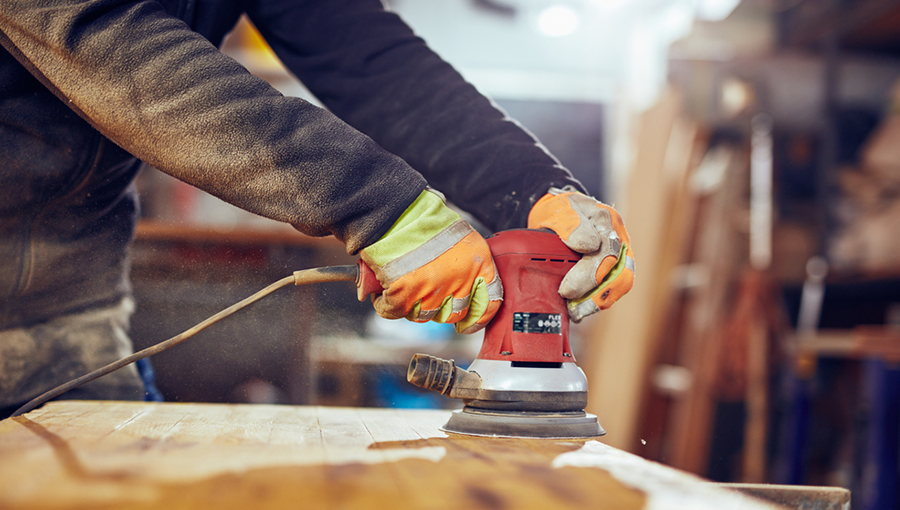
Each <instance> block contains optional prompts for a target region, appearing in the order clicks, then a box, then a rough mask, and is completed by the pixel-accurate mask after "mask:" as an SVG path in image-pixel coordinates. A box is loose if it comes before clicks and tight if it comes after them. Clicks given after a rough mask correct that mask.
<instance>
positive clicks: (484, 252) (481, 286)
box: [360, 189, 503, 333]
mask: <svg viewBox="0 0 900 510" xmlns="http://www.w3.org/2000/svg"><path fill="white" fill-rule="evenodd" d="M360 257H361V258H362V259H363V261H364V262H365V263H366V264H367V265H368V266H369V267H370V268H372V272H373V273H375V277H376V278H378V281H379V282H380V283H381V286H382V287H383V288H384V292H383V293H382V294H379V295H376V296H373V297H372V303H373V305H374V306H375V311H376V312H377V313H378V315H380V316H382V317H384V318H387V319H399V318H401V317H405V318H407V319H409V320H411V321H415V322H427V321H429V320H432V321H435V322H444V323H452V324H454V325H455V327H456V331H457V332H459V333H474V332H476V331H478V330H480V329H481V328H483V327H485V326H486V325H487V323H488V322H490V320H491V319H492V318H493V317H494V315H495V314H496V313H497V309H498V308H500V302H501V301H502V300H503V285H502V284H501V283H500V276H499V275H498V274H497V268H496V267H495V266H494V259H493V257H491V250H490V248H489V247H488V244H487V242H485V240H484V238H483V237H481V234H479V233H478V232H476V231H475V229H473V228H472V226H471V225H469V224H468V223H467V222H466V221H465V220H463V219H462V218H461V217H460V216H459V214H457V213H456V212H454V211H453V210H452V209H450V208H449V207H447V205H446V204H445V203H444V200H443V196H441V195H440V194H439V193H438V192H436V191H433V190H430V189H428V190H425V191H423V192H422V193H421V194H420V195H419V197H418V198H417V199H416V200H415V201H414V202H413V203H412V204H411V205H410V206H409V207H408V208H407V209H406V211H405V212H404V213H403V215H402V216H400V219H398V220H397V222H396V223H394V225H393V226H392V227H391V228H390V230H388V232H387V233H386V234H385V235H384V236H383V237H382V238H381V239H379V240H378V241H377V242H375V243H373V244H372V245H370V246H367V247H366V248H363V250H362V251H361V252H360ZM363 299H365V296H360V300H363Z"/></svg>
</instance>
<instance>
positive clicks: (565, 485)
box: [0, 401, 773, 510]
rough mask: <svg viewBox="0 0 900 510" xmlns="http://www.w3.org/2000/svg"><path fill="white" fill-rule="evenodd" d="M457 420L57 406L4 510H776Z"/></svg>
mask: <svg viewBox="0 0 900 510" xmlns="http://www.w3.org/2000/svg"><path fill="white" fill-rule="evenodd" d="M447 417H448V412H447V411H432V410H428V411H419V410H394V409H372V408H335V407H297V406H269V405H225V404H175V403H167V404H153V403H143V402H140V403H124V402H80V401H64V402H51V403H50V404H47V405H46V406H44V407H43V408H41V409H38V410H36V411H32V412H31V413H29V414H27V415H25V416H22V417H17V418H10V419H7V420H4V421H0V509H5V508H17V509H18V508H22V509H31V508H166V509H178V508H201V507H202V508H217V509H226V508H254V509H257V508H292V509H293V508H302V509H316V508H342V509H356V508H366V509H382V508H390V509H392V510H393V509H397V510H400V509H406V508H410V509H413V508H415V509H429V508H448V509H449V508H455V509H505V508H510V509H513V508H515V509H519V508H523V509H527V508H541V509H564V508H578V509H586V508H604V509H607V508H609V509H640V508H648V509H663V508H672V509H675V508H677V509H707V508H708V509H710V510H712V509H715V510H719V509H722V508H728V509H731V510H744V509H746V510H752V509H764V508H773V507H771V506H768V505H766V504H763V503H758V502H756V501H755V500H750V499H747V498H746V497H745V496H741V495H738V494H737V493H732V492H728V491H725V490H724V489H721V488H717V487H715V486H714V485H712V484H708V483H704V482H703V481H702V480H700V479H698V478H695V477H692V476H689V475H686V474H684V473H681V472H679V471H675V470H673V469H671V468H667V467H664V466H662V465H660V464H655V463H652V462H648V461H646V460H644V459H641V458H639V457H636V456H634V455H631V454H627V453H624V452H621V451H619V450H616V449H614V448H611V447H609V446H606V445H604V444H603V443H602V442H599V441H593V440H590V441H584V440H579V441H561V440H546V439H544V440H538V439H501V438H476V437H469V436H460V435H455V434H451V435H449V436H448V435H447V434H445V433H443V432H441V431H440V430H439V427H440V426H441V425H443V424H444V422H445V421H446V420H447Z"/></svg>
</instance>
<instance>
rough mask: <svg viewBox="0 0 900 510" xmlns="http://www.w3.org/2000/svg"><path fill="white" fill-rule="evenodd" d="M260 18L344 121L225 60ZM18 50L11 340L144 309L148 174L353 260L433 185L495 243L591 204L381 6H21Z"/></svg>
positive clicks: (84, 1) (2, 136)
mask: <svg viewBox="0 0 900 510" xmlns="http://www.w3.org/2000/svg"><path fill="white" fill-rule="evenodd" d="M244 13H245V14H247V16H248V17H249V18H250V19H251V20H252V22H253V23H254V25H256V27H257V28H258V29H259V30H260V32H261V33H262V34H263V36H264V37H265V38H266V40H267V41H268V42H269V44H270V45H271V46H272V48H273V49H274V50H275V52H276V53H277V55H278V56H279V57H280V58H281V60H282V61H283V62H284V63H285V64H286V65H287V67H288V68H289V69H290V70H291V71H292V72H293V73H294V74H295V75H296V76H297V77H298V78H299V79H300V80H301V81H302V82H303V83H304V85H306V86H307V87H308V88H309V89H310V90H311V91H312V92H313V94H315V95H316V97H317V98H319V99H320V100H321V101H322V102H323V104H325V105H326V106H327V109H328V110H325V109H322V108H318V107H315V106H314V105H311V104H310V103H308V102H307V101H304V100H302V99H298V98H286V97H283V96H282V95H281V94H279V93H278V92H277V91H275V90H274V89H273V88H271V87H270V86H269V85H268V84H267V83H265V82H264V81H263V80H261V79H259V78H257V77H254V76H252V75H251V74H250V73H249V72H247V70H246V69H244V68H243V67H242V66H241V65H239V64H238V63H236V62H235V61H234V60H232V59H231V58H229V57H227V56H224V55H223V54H222V53H220V52H219V51H218V49H217V46H218V45H219V44H220V43H221V41H222V39H223V37H224V36H225V35H226V34H227V33H228V31H230V30H231V29H232V28H233V27H234V25H235V23H236V21H237V20H238V18H239V17H240V15H241V14H244ZM0 44H2V47H3V48H5V51H4V50H3V49H0V307H2V308H0V329H2V328H7V327H11V326H15V325H22V324H30V323H35V322H39V321H42V320H45V319H47V318H49V317H52V316H54V315H57V314H60V313H67V312H72V311H77V310H81V309H86V308H89V307H92V306H98V305H101V304H104V303H110V302H113V301H115V300H118V299H120V298H121V297H122V296H124V295H126V294H127V293H128V284H127V266H128V257H127V251H128V245H129V243H130V241H131V238H132V232H133V225H134V221H135V217H136V215H137V212H136V211H137V202H136V198H135V194H134V190H133V186H132V180H133V177H134V175H135V172H136V171H137V169H138V166H139V160H142V161H145V162H147V163H149V164H151V165H153V166H154V167H156V168H158V169H160V170H162V171H164V172H166V173H169V174H171V175H173V176H175V177H177V178H179V179H181V180H183V181H185V182H188V183H190V184H192V185H195V186H197V187H198V188H201V189H203V190H205V191H207V192H209V193H211V194H213V195H216V196H218V197H220V198H222V199H223V200H225V201H227V202H230V203H232V204H234V205H236V206H238V207H241V208H244V209H246V210H249V211H251V212H254V213H257V214H260V215H263V216H266V217H269V218H273V219H276V220H280V221H284V222H287V223H290V224H291V225H293V226H294V227H295V228H297V229H298V230H299V231H300V232H303V233H305V234H308V235H312V236H324V235H334V236H336V237H337V238H338V239H340V240H341V241H343V242H344V243H345V244H346V246H347V250H348V252H349V253H356V252H357V251H358V250H360V249H362V248H364V247H366V246H367V245H369V244H371V243H373V242H374V241H376V240H378V239H379V238H380V237H381V236H382V235H383V234H384V232H386V231H387V229H388V228H389V227H390V226H391V225H392V224H393V222H394V221H395V220H396V219H397V218H398V217H399V215H400V214H401V213H402V212H403V210H404V209H405V208H406V207H407V206H408V205H409V204H410V203H411V202H412V200H413V199H414V198H415V197H416V196H417V195H418V194H419V193H420V192H421V190H422V189H424V187H425V186H426V182H427V183H429V184H430V185H431V186H433V187H435V188H437V189H439V190H440V191H442V192H444V193H445V194H446V195H447V197H448V198H449V199H450V200H451V201H452V202H454V203H455V204H457V205H458V206H459V207H461V208H462V209H465V210H467V211H468V212H470V213H472V214H473V216H475V217H476V218H477V219H479V220H481V221H482V222H484V223H485V225H486V226H487V227H488V228H491V229H494V230H500V229H506V228H512V227H522V226H524V225H525V220H526V217H527V213H528V210H529V209H530V207H531V205H532V204H533V203H534V202H535V201H536V200H537V198H539V197H540V196H542V195H543V194H544V193H545V192H546V190H547V189H548V187H550V186H565V185H575V186H579V184H578V183H577V181H575V180H573V179H572V177H571V175H570V174H569V172H568V171H567V170H565V169H564V168H562V167H560V166H559V164H558V162H557V161H556V160H555V159H554V158H553V157H552V156H550V155H549V154H548V153H547V152H546V151H545V150H544V149H543V148H542V147H541V146H540V145H539V144H538V143H536V141H535V140H534V139H533V137H532V136H530V135H529V134H528V133H527V132H526V131H525V130H524V129H522V128H521V127H520V126H518V125H517V124H516V123H515V122H514V121H511V120H510V119H508V118H506V117H505V115H504V114H503V113H502V112H501V111H500V110H499V109H497V108H496V107H494V105H493V104H492V103H491V102H490V101H489V100H488V99H486V98H485V97H483V96H482V95H480V94H479V93H478V92H477V91H476V90H475V89H474V88H473V87H472V86H471V85H469V84H468V83H466V82H465V81H464V80H463V79H462V78H461V77H460V76H459V75H458V74H457V73H456V72H455V71H454V70H453V69H452V68H451V67H450V66H449V65H448V64H447V63H445V62H444V61H442V60H441V59H440V58H439V57H438V56H436V55H435V54H434V53H433V52H431V51H430V50H429V49H428V47H427V46H426V45H425V43H424V42H423V41H422V40H421V39H419V38H418V37H416V36H415V35H414V34H413V32H412V31H411V30H410V29H409V28H408V27H407V26H406V25H405V24H404V23H403V22H402V21H401V20H400V18H399V17H397V16H396V15H394V14H392V13H390V12H386V11H385V10H384V8H383V6H382V5H381V3H380V2H379V0H159V1H151V0H145V1H133V0H2V1H0Z"/></svg>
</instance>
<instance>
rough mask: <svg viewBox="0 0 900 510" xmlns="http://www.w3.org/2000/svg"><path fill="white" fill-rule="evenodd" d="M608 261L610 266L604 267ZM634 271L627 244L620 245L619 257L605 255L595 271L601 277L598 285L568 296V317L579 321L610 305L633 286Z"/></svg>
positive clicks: (632, 259)
mask: <svg viewBox="0 0 900 510" xmlns="http://www.w3.org/2000/svg"><path fill="white" fill-rule="evenodd" d="M610 261H612V262H613V265H612V267H610V268H608V269H607V268H605V267H604V264H607V263H608V262H610ZM573 269H574V268H573ZM634 271H635V268H634V258H632V256H631V250H630V249H629V248H628V246H627V245H622V248H621V251H620V254H619V257H617V258H614V257H605V258H604V259H603V261H602V262H601V264H600V265H599V266H598V270H597V273H596V275H597V278H600V279H601V281H600V283H599V285H597V286H596V287H595V288H593V289H592V290H590V291H589V292H587V293H586V294H584V295H582V296H580V297H577V298H569V302H568V309H569V317H570V318H571V319H572V321H574V322H576V323H577V322H581V320H582V319H584V318H585V317H587V316H588V315H591V314H593V313H596V312H599V311H600V310H606V309H607V308H609V307H611V306H612V305H613V304H614V303H615V302H616V301H618V300H619V299H620V298H621V297H622V296H624V295H625V294H627V293H628V291H630V290H631V288H632V287H633V286H634ZM601 275H602V276H601ZM566 277H567V278H568V275H566Z"/></svg>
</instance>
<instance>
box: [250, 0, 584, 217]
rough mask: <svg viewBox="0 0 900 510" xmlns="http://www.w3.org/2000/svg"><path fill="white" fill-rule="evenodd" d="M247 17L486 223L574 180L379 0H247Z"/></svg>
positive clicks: (340, 103) (334, 104)
mask: <svg viewBox="0 0 900 510" xmlns="http://www.w3.org/2000/svg"><path fill="white" fill-rule="evenodd" d="M248 15H249V17H250V18H251V20H252V21H253V22H254V24H255V25H256V26H257V28H258V29H259V30H260V32H261V33H262V34H263V36H264V37H265V39H266V40H267V41H268V42H269V44H270V45H271V46H272V48H273V49H274V50H275V52H276V54H278V56H279V58H281V60H282V61H283V62H284V63H285V65H286V66H287V67H288V68H290V69H291V70H292V71H293V72H294V73H295V74H296V75H297V77H298V78H299V79H300V80H301V81H302V82H303V83H304V85H306V86H307V87H308V88H309V89H310V90H311V91H312V92H313V93H314V94H315V95H316V97H318V98H319V99H320V100H321V101H322V102H323V103H324V104H325V105H326V106H327V107H328V108H329V109H330V110H331V111H333V112H334V113H335V114H337V115H338V116H339V117H341V118H342V119H344V120H346V121H347V122H349V123H350V124H351V125H353V126H354V127H356V128H358V129H360V130H361V131H363V132H364V133H366V134H368V135H369V136H371V137H372V138H373V139H374V140H375V141H377V142H378V143H379V144H380V145H382V146H383V147H385V148H386V149H388V150H389V151H391V152H393V153H395V154H397V155H399V156H400V157H402V158H403V159H404V160H406V161H407V162H408V163H409V164H410V165H412V166H413V168H415V169H416V170H418V171H420V172H421V173H422V174H423V175H424V176H425V177H426V178H427V179H428V181H429V183H430V184H431V185H432V186H434V187H435V188H437V189H439V190H441V191H442V192H444V193H445V194H446V195H447V197H448V199H450V200H451V201H452V202H453V203H455V204H456V205H458V206H459V207H460V208H462V209H464V210H465V211H467V212H469V213H471V214H473V215H474V216H475V217H476V218H477V219H478V220H480V221H481V222H483V223H484V224H485V225H486V226H488V227H489V228H491V229H493V230H503V229H507V228H517V227H525V226H526V221H527V216H528V212H529V211H530V209H531V207H532V206H533V205H534V203H535V202H536V201H537V200H538V199H540V198H541V197H542V196H543V195H544V194H545V193H547V191H548V189H549V188H550V187H558V188H563V187H566V186H571V187H575V188H576V189H580V190H582V191H583V188H582V186H581V184H580V183H579V182H578V181H577V180H575V179H574V178H573V177H572V176H571V174H570V173H569V172H568V170H566V169H565V168H563V167H562V166H561V165H560V164H559V162H558V161H557V160H556V159H555V158H553V157H552V156H551V155H550V154H549V153H548V152H547V151H546V150H545V149H544V148H543V147H542V146H541V145H539V144H538V143H537V141H536V140H535V139H534V137H533V136H531V135H530V134H529V133H528V132H527V131H526V130H525V129H523V128H522V127H521V126H520V125H519V124H517V123H516V122H515V121H513V120H511V119H509V118H508V117H506V116H505V114H504V113H503V112H502V111H501V110H500V109H499V108H497V107H496V106H495V105H494V104H493V103H492V102H491V101H490V100H489V99H488V98H486V97H485V96H483V95H482V94H480V93H479V92H478V91H477V90H476V89H475V87H473V86H472V85H470V84H469V83H467V82H465V81H464V80H463V78H462V77H461V76H460V75H459V73H457V72H456V71H455V70H454V69H453V67H451V66H450V65H449V64H448V63H446V62H444V61H443V60H441V58H440V57H438V55H436V54H435V53H434V52H433V51H431V50H430V49H429V48H428V47H427V46H426V44H425V42H424V41H422V39H420V38H419V37H417V36H416V35H415V34H414V33H413V31H412V30H411V29H410V28H409V27H408V26H407V25H406V24H405V23H404V22H403V21H402V20H401V19H400V18H399V17H398V16H397V15H396V14H394V13H391V12H387V11H385V10H384V8H383V6H382V4H381V2H380V1H379V0H328V1H325V2H322V1H319V2H313V1H298V0H256V1H254V2H251V5H250V6H249V7H248Z"/></svg>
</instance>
